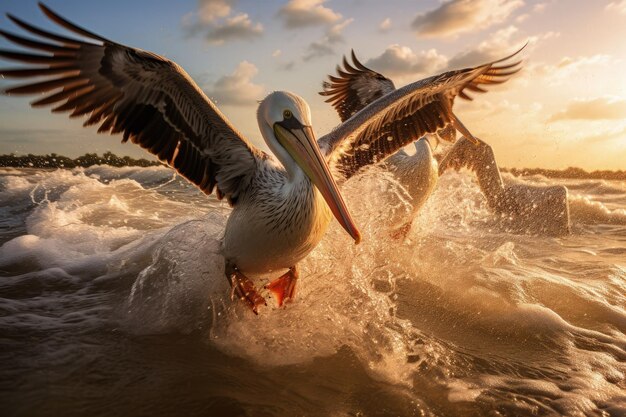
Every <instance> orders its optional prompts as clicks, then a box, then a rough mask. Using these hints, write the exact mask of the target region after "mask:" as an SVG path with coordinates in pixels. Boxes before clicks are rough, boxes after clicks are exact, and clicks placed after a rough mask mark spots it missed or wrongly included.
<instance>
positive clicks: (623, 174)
mask: <svg viewBox="0 0 626 417" xmlns="http://www.w3.org/2000/svg"><path fill="white" fill-rule="evenodd" d="M92 165H110V166H114V167H126V166H139V167H150V166H157V165H163V164H162V163H161V162H158V161H148V160H147V159H143V158H142V159H134V158H131V157H130V156H117V155H115V154H114V153H112V152H105V153H104V154H103V155H102V156H99V155H98V154H95V153H86V154H85V155H83V156H79V157H78V158H75V159H72V158H68V157H67V156H62V155H57V154H56V153H51V154H47V155H33V154H28V155H23V156H17V155H15V154H11V155H0V167H13V168H76V167H83V168H86V167H90V166H92ZM502 171H504V172H508V173H511V174H513V175H515V176H516V177H524V176H530V175H543V176H544V177H548V178H572V179H579V178H581V179H583V178H584V179H603V180H621V181H624V180H626V171H592V172H587V171H585V170H584V169H581V168H572V167H570V168H567V169H563V170H556V169H544V168H502Z"/></svg>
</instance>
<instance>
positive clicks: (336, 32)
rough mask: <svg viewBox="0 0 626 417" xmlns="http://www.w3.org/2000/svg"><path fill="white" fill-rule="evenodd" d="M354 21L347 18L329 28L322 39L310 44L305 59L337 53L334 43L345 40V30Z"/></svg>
mask: <svg viewBox="0 0 626 417" xmlns="http://www.w3.org/2000/svg"><path fill="white" fill-rule="evenodd" d="M353 21H354V19H346V20H344V21H343V22H340V23H337V24H336V25H333V26H331V27H330V28H328V30H327V31H326V34H325V35H324V37H323V38H322V39H320V40H319V41H315V42H311V43H310V44H309V46H308V47H307V52H306V54H305V55H304V57H303V59H304V60H305V61H310V60H312V59H314V58H318V57H321V56H325V55H333V54H335V49H334V46H333V45H335V44H337V43H340V42H343V41H344V39H343V35H342V33H343V30H344V29H345V28H346V27H347V26H348V25H349V24H350V23H352V22H353Z"/></svg>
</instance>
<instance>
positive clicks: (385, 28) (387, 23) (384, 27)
mask: <svg viewBox="0 0 626 417" xmlns="http://www.w3.org/2000/svg"><path fill="white" fill-rule="evenodd" d="M389 29H391V19H390V18H386V19H385V20H383V21H382V22H380V24H379V25H378V30H380V31H381V32H383V33H384V32H389Z"/></svg>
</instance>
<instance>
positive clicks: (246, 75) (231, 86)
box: [206, 61, 265, 106]
mask: <svg viewBox="0 0 626 417" xmlns="http://www.w3.org/2000/svg"><path fill="white" fill-rule="evenodd" d="M258 72H259V70H258V68H257V67H256V66H255V65H254V64H251V63H250V62H248V61H242V62H240V63H239V65H238V66H237V68H235V70H234V71H233V73H232V74H230V75H225V76H223V77H221V78H219V79H218V80H217V81H216V82H215V83H214V84H213V85H211V86H210V87H209V88H207V89H206V93H207V95H208V96H209V97H210V98H211V99H212V100H214V101H215V103H216V104H217V105H218V106H219V105H231V106H255V105H256V104H257V100H260V99H262V98H263V96H264V95H265V87H264V86H262V85H258V84H254V83H253V82H252V79H253V78H254V77H255V76H256V75H257V73H258Z"/></svg>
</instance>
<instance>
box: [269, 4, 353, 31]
mask: <svg viewBox="0 0 626 417" xmlns="http://www.w3.org/2000/svg"><path fill="white" fill-rule="evenodd" d="M324 3H326V0H289V2H288V3H287V4H285V5H284V6H283V7H281V8H280V10H279V11H278V16H279V17H280V18H282V19H283V23H284V24H285V27H287V28H288V29H299V28H301V27H302V26H317V25H328V24H332V23H334V22H337V21H338V20H340V19H341V14H339V13H336V12H335V11H333V10H332V9H330V8H328V7H325V6H324V5H323V4H324Z"/></svg>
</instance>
